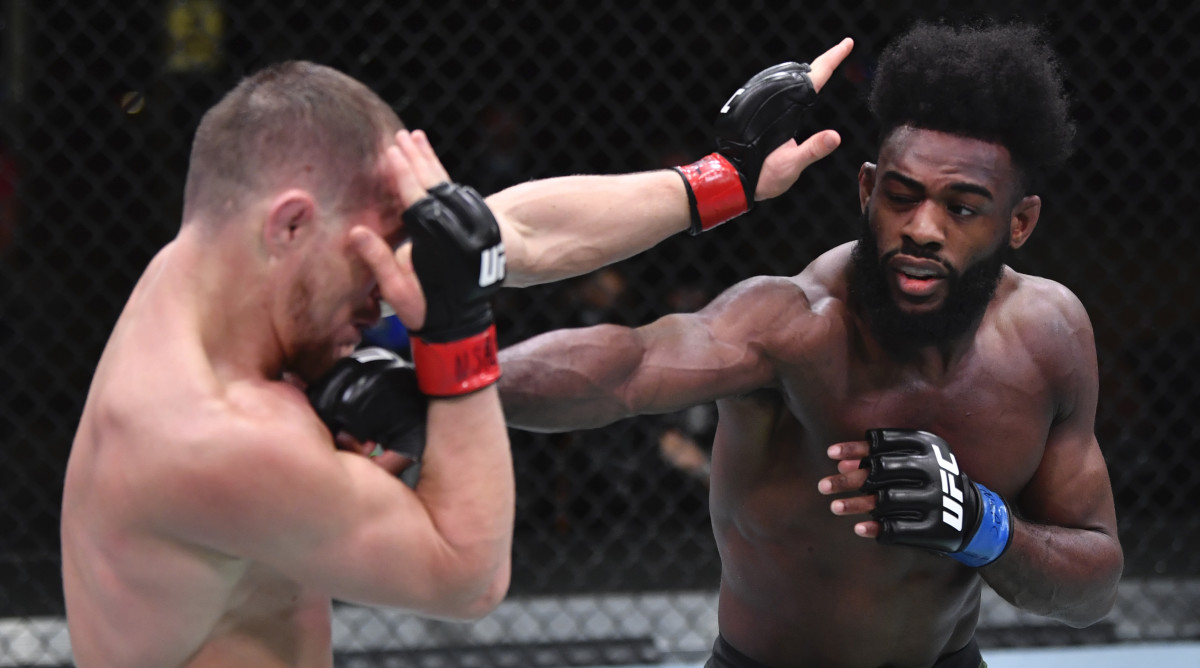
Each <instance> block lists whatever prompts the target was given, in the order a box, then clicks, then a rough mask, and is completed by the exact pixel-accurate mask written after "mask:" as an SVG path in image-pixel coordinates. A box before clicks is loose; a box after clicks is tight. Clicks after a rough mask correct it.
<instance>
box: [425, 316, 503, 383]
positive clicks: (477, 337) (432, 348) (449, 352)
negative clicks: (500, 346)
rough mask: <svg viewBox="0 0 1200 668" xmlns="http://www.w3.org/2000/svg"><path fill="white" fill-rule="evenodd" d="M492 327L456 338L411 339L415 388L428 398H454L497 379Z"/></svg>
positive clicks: (497, 360)
mask: <svg viewBox="0 0 1200 668" xmlns="http://www.w3.org/2000/svg"><path fill="white" fill-rule="evenodd" d="M496 349H497V348H496V326H495V325H490V326H488V328H487V329H485V330H484V331H482V332H480V333H478V334H474V335H471V336H468V337H465V338H462V339H458V340H456V341H445V342H433V341H427V340H425V339H423V338H421V337H420V336H417V337H414V338H413V339H412V354H413V365H414V366H415V367H416V369H417V387H419V388H420V390H421V392H422V393H424V394H426V395H428V396H432V397H454V396H459V395H462V394H468V393H471V392H474V391H476V390H480V389H483V388H485V387H487V386H488V385H491V384H492V383H495V382H496V381H497V380H499V378H500V361H499V358H498V357H497V355H496Z"/></svg>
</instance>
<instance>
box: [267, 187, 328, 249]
mask: <svg viewBox="0 0 1200 668" xmlns="http://www.w3.org/2000/svg"><path fill="white" fill-rule="evenodd" d="M316 217H317V203H316V201H315V200H314V199H313V196H312V194H311V193H309V192H308V191H306V190H300V189H297V188H293V189H291V190H286V191H284V192H282V193H279V195H277V196H276V197H275V199H273V200H272V201H271V204H270V208H268V209H267V219H266V221H265V223H264V225H263V242H264V244H265V245H266V248H267V252H268V253H271V254H272V255H274V254H281V253H284V252H286V251H287V250H288V249H289V248H291V247H292V246H294V245H295V244H296V242H297V241H300V240H302V239H303V238H304V237H305V236H306V235H307V234H308V233H309V231H310V230H311V229H312V226H313V223H314V221H315V220H316Z"/></svg>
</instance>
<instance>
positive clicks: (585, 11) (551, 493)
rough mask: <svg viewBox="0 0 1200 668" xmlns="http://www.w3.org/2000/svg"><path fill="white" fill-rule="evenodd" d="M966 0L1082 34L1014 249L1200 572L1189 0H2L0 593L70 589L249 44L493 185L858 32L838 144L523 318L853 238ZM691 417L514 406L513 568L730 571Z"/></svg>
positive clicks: (700, 141)
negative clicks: (932, 41) (1086, 332)
mask: <svg viewBox="0 0 1200 668" xmlns="http://www.w3.org/2000/svg"><path fill="white" fill-rule="evenodd" d="M939 16H944V17H949V18H952V19H956V20H957V19H969V18H980V17H991V18H998V19H1008V18H1012V17H1021V18H1024V19H1026V20H1030V21H1034V22H1038V23H1041V24H1043V25H1044V26H1045V27H1046V28H1047V30H1048V33H1049V35H1050V37H1051V40H1052V43H1053V45H1054V46H1055V48H1056V50H1057V51H1058V52H1059V53H1060V54H1061V55H1062V58H1063V64H1064V66H1065V69H1066V73H1067V76H1068V79H1069V83H1070V92H1071V95H1072V96H1073V99H1074V112H1075V115H1076V117H1077V119H1078V121H1079V123H1080V135H1079V139H1080V141H1079V150H1078V151H1077V152H1076V154H1075V155H1074V157H1073V158H1072V160H1071V162H1070V163H1069V165H1068V167H1067V168H1066V169H1065V170H1063V171H1062V172H1061V173H1059V174H1058V175H1056V176H1055V178H1054V179H1053V180H1052V181H1051V183H1050V185H1049V187H1048V188H1047V189H1046V191H1045V192H1044V193H1042V195H1043V201H1044V208H1043V213H1042V219H1041V220H1042V222H1041V224H1040V225H1039V227H1038V230H1037V233H1036V234H1035V235H1034V238H1033V240H1032V241H1031V243H1030V244H1028V245H1027V246H1026V248H1025V249H1023V250H1022V251H1021V252H1020V254H1019V255H1018V258H1017V260H1016V262H1015V265H1016V267H1017V268H1018V269H1019V270H1021V271H1027V272H1031V273H1036V274H1040V275H1044V276H1048V277H1050V278H1052V279H1055V280H1057V281H1059V282H1061V283H1063V284H1065V285H1066V286H1067V287H1069V288H1070V289H1071V290H1073V291H1074V292H1075V293H1076V294H1077V295H1078V296H1079V297H1080V299H1082V301H1083V303H1084V304H1085V305H1086V306H1087V308H1088V310H1089V312H1090V313H1091V316H1092V319H1093V323H1094V326H1095V332H1096V339H1097V343H1098V346H1099V357H1100V369H1101V375H1102V387H1101V403H1100V411H1099V417H1098V420H1097V425H1096V429H1097V434H1098V435H1099V437H1100V442H1101V444H1102V446H1103V448H1104V452H1105V455H1106V458H1107V461H1108V464H1109V470H1110V473H1111V475H1112V480H1113V485H1114V488H1115V491H1116V497H1117V503H1118V512H1119V515H1120V523H1121V524H1120V526H1121V538H1122V542H1123V543H1124V545H1125V550H1126V557H1127V575H1128V576H1131V577H1160V576H1170V577H1179V578H1186V577H1196V576H1200V557H1198V556H1197V547H1198V543H1200V540H1198V536H1200V520H1198V519H1197V518H1198V517H1200V516H1198V515H1197V513H1196V512H1195V508H1196V507H1197V506H1198V505H1200V466H1198V463H1200V462H1198V459H1200V455H1198V454H1197V441H1198V440H1200V418H1198V417H1197V404H1198V403H1200V402H1198V401H1197V399H1198V398H1200V387H1198V385H1197V376H1198V372H1200V345H1198V343H1197V336H1196V331H1197V325H1198V317H1197V316H1198V314H1200V308H1198V302H1200V299H1198V297H1197V292H1196V290H1195V285H1196V282H1197V279H1198V278H1200V272H1198V269H1197V267H1198V265H1200V254H1198V238H1197V231H1196V223H1197V213H1196V212H1197V204H1198V202H1197V190H1196V189H1197V185H1198V179H1197V169H1196V162H1197V149H1196V135H1197V133H1196V119H1197V117H1200V109H1198V107H1200V104H1198V103H1197V83H1196V82H1197V80H1198V79H1200V56H1198V52H1197V46H1196V35H1197V34H1200V10H1198V9H1197V4H1196V3H1194V2H1191V1H1189V0H1170V1H1160V2H1144V1H1139V2H1100V1H1099V0H1093V1H1092V2H1061V1H1058V0H1050V1H1045V2H1015V3H1007V4H1005V3H995V2H975V3H971V2H861V3H838V2H825V3H818V2H792V3H783V2H763V1H754V0H737V1H736V2H735V1H733V0H728V1H722V0H715V1H712V2H705V3H693V2H657V3H648V2H632V1H629V2H614V1H605V0H590V1H588V2H577V1H575V0H562V1H558V2H526V1H513V2H495V1H493V2H488V3H484V2H465V1H463V0H443V1H442V2H439V3H436V4H434V3H424V2H422V3H417V2H360V3H350V2H344V3H342V2H333V3H315V2H313V3H303V2H299V1H292V0H286V1H285V0H247V1H244V2H232V1H228V2H220V1H218V0H133V1H130V2H119V3H118V2H83V1H82V0H80V1H76V2H67V1H64V0H43V1H41V2H24V1H18V0H3V1H0V50H2V53H0V57H2V58H3V60H2V63H3V67H2V69H0V402H2V403H0V407H2V410H0V566H2V567H3V568H2V570H0V572H3V573H4V575H3V576H2V577H0V617H3V616H28V615H42V614H60V613H61V611H62V600H61V592H60V584H59V580H58V535H57V512H58V503H59V497H60V494H61V480H62V476H63V469H64V465H65V462H66V458H67V455H68V452H69V448H70V444H71V440H72V436H73V432H74V429H75V426H76V422H77V419H78V416H79V413H80V410H81V408H82V404H83V401H84V398H85V394H86V391H87V387H88V383H89V381H90V377H91V374H92V371H93V368H94V364H95V362H96V360H97V358H98V357H99V355H100V351H101V350H102V348H103V345H104V343H105V340H106V337H107V335H108V332H109V330H110V328H111V326H112V324H113V322H114V321H115V319H116V317H117V314H118V313H119V310H120V308H121V306H122V304H123V303H124V300H125V298H126V296H127V295H128V292H129V290H130V289H131V287H132V285H133V282H134V281H135V279H136V277H137V276H138V275H139V273H140V272H141V270H142V268H143V267H144V266H145V264H146V262H147V261H148V260H149V258H150V257H151V255H152V254H153V253H154V252H155V251H156V250H157V249H158V248H159V247H160V246H161V245H162V244H164V243H165V242H167V241H168V240H169V239H170V238H171V237H172V236H173V235H174V233H175V231H176V229H177V226H178V222H179V214H180V208H181V206H180V197H181V193H182V185H183V178H184V172H185V168H186V160H187V152H188V147H189V144H190V140H191V136H192V133H193V131H194V129H195V125H196V123H197V121H198V119H199V116H200V114H201V113H203V111H204V110H205V109H206V108H208V107H209V106H210V105H212V104H213V103H215V102H216V101H217V99H218V98H219V96H220V95H221V94H222V93H223V92H224V91H226V90H227V89H229V88H230V87H231V86H232V85H233V84H234V83H236V81H237V80H238V79H239V78H240V77H242V76H243V75H245V74H247V73H249V72H252V71H254V70H256V69H258V68H259V67H261V66H264V65H266V64H268V63H271V62H275V61H278V60H281V59H286V58H305V59H310V60H315V61H318V62H322V63H326V64H329V65H332V66H334V67H337V68H339V69H342V70H344V71H346V72H347V73H349V74H351V75H353V76H355V77H357V78H359V79H361V80H363V81H364V82H365V83H367V84H368V85H370V86H371V87H373V88H374V89H375V90H377V91H379V92H380V94H381V95H382V96H383V97H384V99H386V100H388V101H389V102H390V103H392V104H394V106H395V107H396V108H397V110H398V111H399V113H400V115H401V117H402V118H403V119H404V120H405V122H406V123H407V124H408V125H409V126H410V127H413V128H423V129H426V130H427V131H428V132H429V133H430V135H431V137H432V140H433V142H434V145H435V147H436V148H437V150H438V152H439V154H440V155H441V157H442V159H443V162H444V163H445V164H446V165H447V167H448V169H449V170H450V171H451V173H452V174H453V175H454V176H455V177H456V178H457V179H458V180H460V181H462V182H465V183H470V184H473V185H475V186H477V187H478V188H479V189H480V190H482V191H484V192H485V193H486V192H493V191H495V190H497V189H499V188H501V187H503V186H505V185H508V184H511V183H514V182H518V181H522V180H525V179H529V178H537V177H545V176H554V175H561V174H569V173H609V172H624V171H634V170H644V169H654V168H659V167H663V166H669V165H672V164H679V163H682V162H690V161H692V160H694V159H696V158H698V157H699V156H701V155H703V154H705V153H707V152H708V151H710V150H711V145H712V142H711V139H710V137H711V125H712V120H713V118H714V116H715V113H716V110H717V108H718V107H719V106H720V104H721V103H722V102H723V101H724V100H725V98H726V97H727V96H728V95H729V94H730V93H731V92H732V91H733V90H734V89H735V88H736V87H737V86H738V85H739V84H740V83H742V82H743V81H744V80H745V79H747V78H748V77H749V76H750V75H751V74H753V73H754V72H757V71H758V70H759V69H761V68H763V67H765V66H767V65H770V64H773V63H776V62H779V61H782V60H810V59H812V58H813V57H815V56H816V55H818V54H819V53H821V52H822V51H824V50H825V49H826V48H828V47H830V46H832V45H833V44H835V43H836V42H837V41H838V40H839V39H840V38H841V37H843V36H847V35H848V36H852V37H854V38H855V40H856V43H857V44H856V47H855V50H854V53H853V54H852V55H851V56H850V58H849V60H848V61H847V62H846V63H845V64H843V65H842V67H841V68H840V70H839V71H838V73H836V74H835V76H834V78H833V79H832V81H831V82H830V83H829V84H828V86H827V88H826V90H825V91H824V92H823V93H822V95H821V99H820V102H819V104H818V105H817V107H816V108H815V109H814V110H813V112H812V114H811V120H810V124H811V129H812V130H814V131H815V130H817V129H820V128H824V127H833V128H836V129H838V130H839V131H840V132H841V133H842V135H843V138H844V144H843V146H842V147H841V148H840V149H839V150H838V151H837V152H836V153H835V154H834V155H833V156H832V157H830V158H829V159H827V160H825V161H823V162H821V163H819V164H818V165H816V166H814V167H813V168H811V169H810V170H809V171H807V172H806V173H805V175H804V176H803V177H802V178H801V180H800V182H799V184H798V185H797V186H796V187H795V188H794V189H793V190H792V191H791V192H790V193H789V194H787V195H785V196H784V197H781V198H779V199H778V200H774V201H771V202H767V203H764V204H762V205H760V206H759V207H757V208H756V209H755V210H754V211H753V212H751V213H750V214H749V215H747V216H745V217H743V218H741V219H739V220H738V221H737V222H736V223H735V224H730V225H726V226H724V227H722V228H720V229H718V230H716V231H714V232H712V233H709V234H706V235H704V236H702V237H699V238H691V237H688V236H687V235H679V236H677V237H673V238H671V239H669V240H667V241H665V242H664V243H662V244H661V245H660V246H658V247H657V248H655V249H653V250H651V251H649V252H647V253H645V254H644V255H642V256H639V257H638V258H634V259H632V260H629V261H626V262H623V263H620V264H619V265H617V267H616V269H615V272H613V273H615V274H616V275H617V276H616V278H617V279H621V280H623V282H624V290H623V291H621V292H619V294H617V293H609V294H608V295H607V296H604V295H602V296H601V297H599V298H593V297H592V296H591V295H592V294H593V292H594V290H593V288H595V287H596V285H595V284H594V283H593V282H592V280H593V279H589V278H581V279H575V280H571V281H566V282H563V283H559V284H555V285H550V286H543V287H539V288H532V289H527V290H512V289H506V290H504V291H503V293H502V296H501V298H500V299H499V300H498V301H497V305H496V307H497V311H498V313H499V318H500V331H501V336H502V343H511V342H513V341H517V340H520V339H523V338H525V337H527V336H529V335H531V334H533V333H536V332H539V331H543V330H545V329H547V328H552V327H562V326H567V325H575V324H584V323H588V322H594V321H599V320H611V321H617V322H624V323H629V324H638V323H644V322H647V321H649V320H650V319H652V318H653V317H656V316H657V315H660V314H662V313H666V312H668V311H670V310H673V309H679V308H690V306H689V305H688V304H687V303H686V302H685V301H679V300H680V299H681V298H683V297H685V296H686V295H685V294H684V293H683V292H682V291H683V290H684V289H688V290H691V291H693V292H695V293H699V294H701V295H706V296H712V295H714V294H715V293H716V292H718V291H720V290H721V289H722V288H724V287H726V286H728V285H730V284H732V283H733V282H735V281H737V280H740V279H742V278H745V277H749V276H751V275H754V274H758V273H774V274H792V273H795V272H797V271H799V270H800V269H801V268H803V266H804V265H805V264H806V263H807V262H808V261H809V260H811V259H812V258H813V257H815V256H816V255H817V254H819V253H820V252H822V251H823V250H825V249H827V248H828V247H830V246H831V245H834V244H836V243H840V242H842V241H845V240H848V239H850V238H852V235H853V234H854V231H855V224H856V222H857V216H858V209H857V206H858V204H857V195H856V182H855V175H856V172H857V169H858V166H859V165H860V164H861V163H862V162H863V161H864V160H871V159H874V145H875V142H874V139H875V129H874V128H873V127H872V125H871V122H870V119H869V116H868V115H867V113H866V109H865V104H864V97H865V93H866V90H867V85H868V83H869V81H870V78H871V75H872V71H873V66H874V58H875V57H876V56H877V54H878V53H879V52H880V50H881V48H882V47H883V45H884V44H886V43H887V41H888V40H889V39H890V38H891V37H893V36H894V35H896V34H897V33H898V32H900V31H901V30H903V29H904V28H906V27H907V26H909V25H910V24H911V23H912V21H913V20H914V19H916V18H919V17H920V18H936V17H939ZM693 417H695V416H693ZM682 418H683V416H668V417H666V418H645V419H637V420H630V421H626V422H623V423H620V424H617V425H614V426H612V427H609V428H606V429H602V430H594V431H589V432H580V433H577V434H570V435H559V436H554V437H549V436H532V435H529V434H524V433H520V432H514V433H513V436H514V447H515V452H516V455H517V457H516V458H517V468H518V471H517V479H518V485H519V500H518V526H517V540H516V545H515V563H514V567H515V573H514V581H513V588H512V591H513V594H514V595H521V594H537V593H560V592H582V591H614V590H622V591H628V590H641V589H710V588H713V587H715V586H716V582H717V577H718V574H719V564H718V561H717V555H716V550H715V548H714V546H713V542H712V537H711V530H710V527H709V525H708V517H707V508H706V489H705V487H704V485H703V483H702V482H701V481H699V480H698V479H697V478H696V477H694V476H690V475H688V474H686V473H685V472H683V471H681V470H680V469H678V468H676V467H672V466H670V465H669V464H667V463H666V461H665V460H664V459H663V457H662V456H660V452H659V448H658V445H657V443H658V440H659V437H660V435H661V434H662V433H663V432H664V431H666V430H668V429H671V428H676V429H682V430H683V431H684V432H688V433H690V434H691V435H692V436H693V437H694V438H695V439H696V440H697V441H698V442H699V444H700V446H701V447H703V446H704V445H705V440H706V438H708V436H709V434H708V431H707V429H706V428H705V427H704V425H698V426H695V425H693V426H690V427H689V426H683V427H681V426H680V425H682V424H684V423H685V422H687V421H686V420H683V419H682ZM297 493H302V492H301V491H300V490H297ZM1191 605H1193V606H1195V605H1196V603H1195V602H1192V603H1191ZM1193 610H1196V608H1195V607H1193ZM1193 617H1200V610H1197V612H1196V614H1195V615H1193Z"/></svg>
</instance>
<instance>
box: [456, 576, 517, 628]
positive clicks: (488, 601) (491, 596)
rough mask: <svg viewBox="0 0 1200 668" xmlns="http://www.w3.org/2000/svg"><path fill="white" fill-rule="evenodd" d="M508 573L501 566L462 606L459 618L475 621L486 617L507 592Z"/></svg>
mask: <svg viewBox="0 0 1200 668" xmlns="http://www.w3.org/2000/svg"><path fill="white" fill-rule="evenodd" d="M509 574H510V570H509V569H508V568H503V569H501V570H500V571H498V572H497V573H495V574H494V575H493V576H492V577H491V578H490V580H489V581H488V582H486V583H485V584H484V585H483V586H482V587H481V588H480V589H479V590H478V593H477V594H476V595H475V596H473V597H471V599H470V600H469V601H467V603H466V605H464V606H463V608H462V609H461V611H460V612H461V615H460V616H459V619H460V620H462V621H475V620H477V619H481V618H483V617H486V616H487V615H488V614H489V613H491V612H492V611H493V610H495V609H496V608H497V607H498V606H499V605H500V603H501V602H502V601H503V600H504V597H505V595H507V594H508V584H509Z"/></svg>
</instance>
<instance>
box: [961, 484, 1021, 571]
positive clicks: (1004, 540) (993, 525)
mask: <svg viewBox="0 0 1200 668" xmlns="http://www.w3.org/2000/svg"><path fill="white" fill-rule="evenodd" d="M972 484H973V485H975V488H976V489H977V490H978V491H979V514H980V517H979V526H978V528H976V530H975V534H974V535H973V536H971V539H970V540H969V541H967V544H966V545H965V546H963V548H962V549H961V550H959V551H958V552H953V553H951V554H950V555H949V556H950V557H951V558H953V559H955V560H957V561H959V562H961V563H963V564H966V565H967V566H971V567H974V568H978V567H980V566H986V565H988V564H990V563H992V562H993V561H995V560H997V559H999V558H1000V555H1002V554H1004V552H1005V551H1006V550H1007V549H1008V546H1009V545H1011V544H1012V537H1013V516H1012V512H1011V511H1010V509H1009V507H1008V504H1007V503H1005V502H1004V499H1002V498H1000V495H999V494H997V493H995V492H993V491H992V490H990V489H988V488H987V487H984V486H983V485H980V484H979V483H972Z"/></svg>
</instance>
